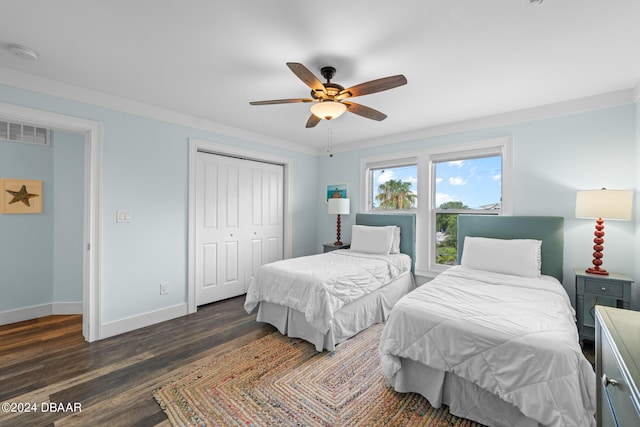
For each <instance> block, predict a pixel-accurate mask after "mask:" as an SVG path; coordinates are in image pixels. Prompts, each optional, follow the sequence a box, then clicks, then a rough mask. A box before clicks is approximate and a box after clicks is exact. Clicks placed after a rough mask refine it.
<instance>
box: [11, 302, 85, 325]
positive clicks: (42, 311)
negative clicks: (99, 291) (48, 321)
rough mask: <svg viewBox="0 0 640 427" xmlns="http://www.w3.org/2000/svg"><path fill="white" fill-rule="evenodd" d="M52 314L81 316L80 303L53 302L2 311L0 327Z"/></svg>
mask: <svg viewBox="0 0 640 427" xmlns="http://www.w3.org/2000/svg"><path fill="white" fill-rule="evenodd" d="M54 314H55V315H58V314H82V303H81V302H54V303H49V304H42V305H34V306H31V307H24V308H18V309H15V310H8V311H3V312H1V313H0V325H8V324H10V323H17V322H23V321H25V320H31V319H37V318H38V317H45V316H51V315H54Z"/></svg>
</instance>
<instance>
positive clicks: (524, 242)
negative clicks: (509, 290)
mask: <svg viewBox="0 0 640 427" xmlns="http://www.w3.org/2000/svg"><path fill="white" fill-rule="evenodd" d="M541 247H542V242H541V241H540V240H533V239H511V240H505V239H490V238H487V237H469V236H465V238H464V250H463V251H462V259H461V260H460V264H462V266H463V267H466V268H471V269H474V270H483V271H491V272H494V273H502V274H512V275H515V276H523V277H538V276H539V275H540V267H541V265H542V258H541V256H540V250H541Z"/></svg>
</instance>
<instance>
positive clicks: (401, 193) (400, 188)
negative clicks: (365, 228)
mask: <svg viewBox="0 0 640 427" xmlns="http://www.w3.org/2000/svg"><path fill="white" fill-rule="evenodd" d="M416 198H417V197H416V195H415V194H414V193H412V192H411V183H410V182H403V181H401V180H399V179H398V180H395V179H390V180H389V181H387V182H385V183H383V184H380V186H378V195H377V196H376V200H377V201H379V202H380V207H381V208H382V209H411V208H413V207H415V204H416Z"/></svg>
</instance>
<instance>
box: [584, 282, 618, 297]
mask: <svg viewBox="0 0 640 427" xmlns="http://www.w3.org/2000/svg"><path fill="white" fill-rule="evenodd" d="M584 285H585V291H586V292H588V293H591V294H599V295H607V296H610V297H618V298H622V292H623V286H622V284H620V283H612V282H606V281H604V280H587V281H585V284H584Z"/></svg>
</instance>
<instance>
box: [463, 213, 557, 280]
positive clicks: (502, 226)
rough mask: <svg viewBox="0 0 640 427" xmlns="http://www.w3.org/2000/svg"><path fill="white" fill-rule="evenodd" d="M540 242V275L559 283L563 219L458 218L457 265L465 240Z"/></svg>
mask: <svg viewBox="0 0 640 427" xmlns="http://www.w3.org/2000/svg"><path fill="white" fill-rule="evenodd" d="M465 236H471V237H490V238H494V239H535V240H542V247H541V252H542V274H545V275H549V276H553V277H555V278H556V279H558V280H559V281H560V282H562V266H563V252H564V218H562V217H557V216H498V215H458V264H460V260H461V257H462V252H463V251H464V247H463V246H464V238H465Z"/></svg>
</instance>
